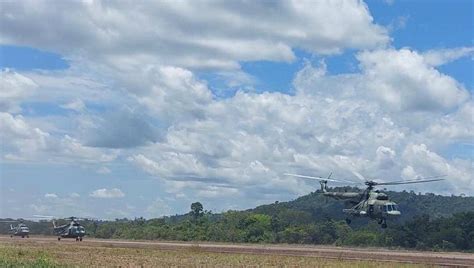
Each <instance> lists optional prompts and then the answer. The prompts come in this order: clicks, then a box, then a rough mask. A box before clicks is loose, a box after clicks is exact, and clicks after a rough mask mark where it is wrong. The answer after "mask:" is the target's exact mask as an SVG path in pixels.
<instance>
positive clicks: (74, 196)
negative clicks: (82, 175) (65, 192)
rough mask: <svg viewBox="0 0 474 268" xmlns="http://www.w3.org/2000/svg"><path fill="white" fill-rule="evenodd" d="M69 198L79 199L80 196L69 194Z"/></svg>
mask: <svg viewBox="0 0 474 268" xmlns="http://www.w3.org/2000/svg"><path fill="white" fill-rule="evenodd" d="M69 197H71V198H79V197H81V195H80V194H78V193H71V194H70V195H69Z"/></svg>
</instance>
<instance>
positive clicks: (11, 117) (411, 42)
mask: <svg viewBox="0 0 474 268" xmlns="http://www.w3.org/2000/svg"><path fill="white" fill-rule="evenodd" d="M25 4H26V3H22V2H18V3H2V4H1V5H2V6H3V8H2V11H1V21H0V23H2V25H5V26H6V27H2V29H1V30H0V32H1V35H2V36H3V37H2V38H0V68H1V69H3V71H2V77H1V78H2V81H1V84H2V88H3V89H2V90H4V94H1V95H0V97H1V99H0V112H1V118H0V119H1V121H0V123H1V125H0V130H2V133H3V134H2V136H3V137H2V147H1V151H0V153H1V160H0V164H1V172H0V179H1V184H2V195H1V196H2V197H1V200H0V201H1V202H0V208H1V210H0V217H7V216H10V217H27V216H31V215H34V214H52V215H55V216H70V214H71V210H72V211H75V213H73V214H77V216H94V217H99V218H116V217H135V216H136V217H138V216H145V217H157V216H161V215H168V214H175V213H184V212H186V211H187V210H188V209H189V208H188V207H189V204H190V203H191V202H194V201H201V202H203V203H204V206H205V208H207V209H211V210H214V211H225V210H228V209H243V208H249V207H253V206H256V205H258V204H263V203H267V202H274V201H275V200H280V201H283V200H289V199H292V198H295V197H297V196H299V195H302V194H306V193H307V189H308V185H309V186H311V187H312V186H313V185H312V184H308V182H305V181H300V180H298V179H293V178H288V177H285V176H283V175H282V174H283V173H285V172H292V173H305V174H307V175H321V174H327V173H329V172H334V173H335V174H337V175H338V176H340V177H353V178H354V174H355V173H361V174H365V175H366V176H368V177H378V178H381V179H382V180H384V179H389V178H392V179H400V178H403V179H412V178H414V177H424V176H431V175H438V174H446V175H447V178H448V179H447V181H446V182H443V183H438V184H432V185H423V187H419V188H417V186H413V187H412V186H410V187H412V188H410V189H415V190H422V191H429V192H436V193H440V194H451V193H454V194H461V193H467V194H470V195H472V194H474V192H472V189H473V188H472V186H474V177H473V175H472V174H473V172H472V171H473V170H472V167H473V166H472V161H473V154H474V151H473V129H472V123H473V122H472V120H473V119H472V118H473V114H472V113H473V109H474V108H473V107H474V105H473V104H472V91H473V88H474V83H473V57H474V53H473V52H474V48H473V36H474V33H473V29H472V23H473V10H474V8H473V3H472V1H429V2H428V1H397V0H395V1H367V2H366V4H367V8H368V9H366V7H365V5H364V4H361V3H359V2H357V1H354V2H352V1H347V2H345V3H344V4H342V5H339V4H338V3H336V2H334V3H331V4H328V3H326V4H323V3H309V4H308V5H309V8H308V7H306V8H304V7H299V6H298V5H293V4H292V3H290V2H285V1H283V2H281V3H280V2H274V3H263V2H256V3H245V4H242V6H241V8H242V10H241V11H242V12H241V13H238V12H237V11H236V10H235V7H233V6H232V4H231V3H226V4H221V5H215V6H209V7H207V9H208V10H209V11H208V12H211V13H212V12H221V13H222V14H225V13H228V14H233V16H234V18H235V20H230V19H228V16H227V17H226V16H223V17H220V16H216V17H212V18H211V19H209V20H210V21H208V20H207V19H204V18H203V17H202V16H200V15H199V13H200V12H201V11H200V10H199V8H200V7H197V6H193V5H192V4H190V9H191V11H189V10H188V11H189V12H191V13H192V12H193V11H195V13H193V15H191V16H188V15H187V13H186V12H188V11H186V12H185V10H186V9H182V10H181V5H180V4H176V6H168V5H170V4H165V3H161V4H159V5H162V6H160V7H146V6H143V7H139V8H137V10H139V11H138V12H142V13H141V17H140V22H135V21H133V20H130V19H129V18H132V17H133V16H134V15H133V14H132V13H131V11H130V10H129V9H130V7H127V6H126V4H124V3H108V4H106V3H102V5H101V4H98V3H91V4H86V3H80V2H78V3H74V4H71V5H69V6H68V5H67V4H64V5H57V6H52V7H51V9H50V10H49V9H41V8H38V9H35V10H28V11H26V10H24V8H23V7H22V6H23V5H25ZM37 4H38V5H40V6H41V5H47V3H45V2H41V1H39V2H38V3H37ZM87 5H92V7H91V6H87ZM94 5H95V6H94ZM104 5H110V6H108V8H110V9H111V10H114V11H116V12H117V14H121V16H118V17H109V16H108V15H106V14H105V13H104V14H103V13H102V12H104V9H103V6H104ZM144 5H146V4H144ZM266 5H271V6H270V7H267V6H266ZM153 8H157V10H156V13H157V14H150V13H149V12H146V10H148V9H153ZM166 10H175V11H176V12H177V14H175V15H176V16H175V18H169V17H166V19H164V21H163V20H160V19H159V18H160V14H159V13H160V12H164V13H166ZM271 10H278V12H277V13H276V14H278V15H277V16H275V13H271ZM64 12H73V13H74V14H72V15H77V16H81V18H84V20H83V21H82V19H81V20H80V21H70V18H66V17H64V16H62V17H59V15H58V14H63V13H64ZM181 12H182V13H181ZM318 12H320V13H318ZM294 14H297V16H296V17H294ZM321 14H323V15H321ZM72 15H71V16H67V17H71V18H72V17H74V16H72ZM325 16H327V17H325ZM87 18H89V19H90V20H92V21H95V22H96V23H95V24H94V25H91V24H89V20H88V19H87ZM55 19H58V20H64V21H58V22H57V21H56V20H55ZM250 22H251V23H253V25H250V24H248V23H250ZM135 23H136V24H135ZM160 23H165V24H163V25H167V26H166V27H165V26H163V25H160ZM61 25H68V27H63V26H61ZM39 32H40V33H42V34H41V35H38V34H37V33H39ZM196 33H200V34H196ZM175 36H179V38H175ZM355 179H357V178H355ZM68 213H69V214H68ZM24 214H27V215H24Z"/></svg>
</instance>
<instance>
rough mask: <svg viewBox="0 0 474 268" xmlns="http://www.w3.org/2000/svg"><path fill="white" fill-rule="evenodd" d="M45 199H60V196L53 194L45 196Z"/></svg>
mask: <svg viewBox="0 0 474 268" xmlns="http://www.w3.org/2000/svg"><path fill="white" fill-rule="evenodd" d="M44 197H45V198H48V199H54V198H58V195H57V194H52V193H47V194H45V195H44Z"/></svg>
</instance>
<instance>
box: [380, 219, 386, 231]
mask: <svg viewBox="0 0 474 268" xmlns="http://www.w3.org/2000/svg"><path fill="white" fill-rule="evenodd" d="M379 224H381V225H382V229H385V228H387V221H386V220H385V219H380V220H379Z"/></svg>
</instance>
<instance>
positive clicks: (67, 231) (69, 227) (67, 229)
mask: <svg viewBox="0 0 474 268" xmlns="http://www.w3.org/2000/svg"><path fill="white" fill-rule="evenodd" d="M54 232H55V233H56V235H58V237H62V238H75V239H76V240H78V239H79V240H81V241H82V238H83V237H84V236H85V235H86V230H85V228H84V227H83V226H82V225H80V224H78V223H76V222H72V223H71V224H65V225H61V226H57V227H56V226H55V227H54Z"/></svg>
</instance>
